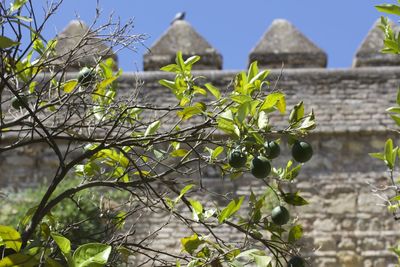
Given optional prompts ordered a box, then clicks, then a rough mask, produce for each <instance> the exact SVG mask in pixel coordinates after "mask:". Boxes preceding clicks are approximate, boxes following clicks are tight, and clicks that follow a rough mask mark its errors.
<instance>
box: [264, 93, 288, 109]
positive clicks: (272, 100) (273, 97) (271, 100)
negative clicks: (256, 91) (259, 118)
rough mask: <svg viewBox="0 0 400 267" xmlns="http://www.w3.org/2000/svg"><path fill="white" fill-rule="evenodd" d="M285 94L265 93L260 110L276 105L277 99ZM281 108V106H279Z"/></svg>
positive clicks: (279, 99) (280, 98) (280, 99)
mask: <svg viewBox="0 0 400 267" xmlns="http://www.w3.org/2000/svg"><path fill="white" fill-rule="evenodd" d="M284 98H285V95H284V94H282V93H272V94H269V95H267V97H266V98H265V100H264V102H263V103H262V104H261V107H260V111H263V110H268V109H270V108H272V107H274V106H276V105H277V103H278V101H282V99H284ZM281 108H282V107H281Z"/></svg>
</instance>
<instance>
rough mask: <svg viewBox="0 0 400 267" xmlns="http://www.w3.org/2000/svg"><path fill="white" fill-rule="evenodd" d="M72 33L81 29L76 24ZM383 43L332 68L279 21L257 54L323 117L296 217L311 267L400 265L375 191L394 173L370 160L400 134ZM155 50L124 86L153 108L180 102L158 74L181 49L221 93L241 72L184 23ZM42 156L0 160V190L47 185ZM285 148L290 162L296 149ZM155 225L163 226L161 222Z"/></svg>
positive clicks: (238, 185)
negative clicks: (392, 114) (390, 111)
mask: <svg viewBox="0 0 400 267" xmlns="http://www.w3.org/2000/svg"><path fill="white" fill-rule="evenodd" d="M69 27H83V26H82V24H80V23H73V24H71V25H70V26H69ZM66 31H71V29H67V30H66ZM78 32H79V31H78ZM382 38H383V37H382V34H381V33H380V32H379V30H378V29H377V27H376V25H374V26H373V28H372V29H371V31H370V32H369V33H368V35H367V37H366V39H365V40H364V42H363V43H362V44H361V46H360V49H359V51H358V52H357V53H356V56H355V59H354V64H353V67H352V68H349V69H326V68H325V67H326V63H327V56H326V54H325V52H323V51H322V50H321V49H319V48H318V47H317V46H316V45H315V44H313V43H312V42H311V41H310V40H308V39H307V38H306V37H305V36H304V35H303V34H302V33H300V32H299V31H298V30H297V29H295V28H294V27H293V26H292V25H291V24H290V23H289V22H287V21H285V20H276V21H274V22H273V23H272V25H271V27H270V28H269V29H268V30H267V32H266V33H265V34H264V35H263V37H262V38H261V40H260V41H259V43H258V44H257V45H256V46H255V48H254V49H253V50H252V51H251V53H250V56H249V60H250V61H253V60H257V61H258V62H259V65H260V66H261V67H262V68H272V69H273V70H272V74H271V79H272V80H274V79H276V78H277V77H278V76H279V75H280V73H281V69H280V68H281V66H282V62H283V63H284V66H285V67H284V69H283V74H282V77H281V78H280V80H279V84H278V86H279V88H280V89H282V90H283V91H284V92H285V93H286V94H287V96H288V105H289V106H290V107H291V106H292V105H294V104H295V103H297V102H298V101H299V100H303V101H304V102H305V105H306V108H307V109H311V108H312V109H314V111H315V114H316V118H317V122H318V127H317V129H316V130H315V131H314V133H313V134H312V135H310V136H308V137H307V138H308V140H309V141H310V142H311V143H312V145H313V148H314V151H315V155H314V157H313V159H312V160H311V161H310V163H308V164H307V165H306V166H305V167H304V169H303V172H302V173H301V176H300V177H299V178H298V180H297V183H296V187H297V188H298V190H300V191H301V192H303V195H304V196H305V197H308V199H309V200H310V202H311V205H309V206H306V207H304V208H298V209H296V210H295V211H294V212H295V213H298V214H299V215H301V219H302V220H303V223H304V226H305V239H304V245H305V249H304V250H303V251H302V254H303V255H304V256H306V257H309V259H310V262H311V266H316V267H333V266H345V267H358V266H370V267H386V266H394V264H395V263H396V259H395V258H394V257H393V256H392V254H391V253H390V252H389V251H388V248H389V247H390V246H393V245H395V244H396V242H397V241H399V240H400V232H399V231H398V230H399V228H400V224H399V222H396V221H395V220H394V219H393V217H392V216H391V214H389V213H388V212H387V211H386V208H385V207H384V206H380V205H379V204H382V200H381V199H379V198H378V197H377V196H375V195H374V193H373V192H372V190H373V189H374V187H375V186H380V185H383V184H385V183H386V182H387V180H386V178H385V177H386V170H385V167H384V166H383V164H382V163H381V162H379V161H378V160H374V159H372V158H370V157H369V156H368V153H370V152H377V151H381V150H383V144H384V142H385V140H386V139H387V138H388V137H390V136H391V137H396V136H395V135H394V134H393V132H392V131H390V129H389V128H390V127H395V126H394V125H393V124H392V122H391V119H390V118H389V116H388V115H387V114H386V113H385V109H386V108H387V107H389V106H390V105H391V104H392V102H394V99H395V98H396V93H397V88H398V86H399V84H400V66H399V63H400V58H399V57H394V56H392V55H382V54H381V53H379V49H380V48H381V44H382ZM150 50H151V51H150V52H148V53H146V54H145V55H144V70H145V71H144V72H140V73H127V74H124V75H123V76H122V78H121V79H120V86H121V92H122V93H123V94H124V93H125V94H129V89H130V88H134V87H135V86H134V85H135V84H136V83H137V80H138V79H139V80H141V81H143V88H142V89H141V90H142V92H144V93H145V95H146V96H145V98H146V101H152V103H162V104H163V105H166V104H168V103H169V101H171V102H170V103H172V101H173V100H172V96H171V95H169V91H168V90H165V89H163V88H161V87H160V85H159V84H158V82H157V81H158V80H159V79H160V78H163V77H166V76H168V75H167V74H165V73H163V72H160V71H157V70H158V69H159V67H161V66H163V65H165V64H168V63H171V62H172V61H173V60H174V57H175V53H176V51H178V50H181V51H182V52H183V54H184V56H189V55H193V54H196V55H200V56H202V61H201V62H200V64H199V70H198V73H201V75H203V76H206V77H207V78H208V79H209V80H210V82H212V83H213V84H214V85H216V86H219V87H220V88H226V87H227V85H228V84H229V83H230V81H231V80H232V78H233V76H234V74H235V73H234V72H233V71H227V70H221V69H222V56H221V55H220V54H219V53H218V51H216V49H214V48H213V47H212V46H211V45H210V44H209V43H208V42H207V41H205V40H204V39H203V38H202V37H201V36H200V35H199V34H198V33H197V32H196V31H195V30H194V29H193V28H192V27H191V25H190V24H189V23H187V22H186V21H176V22H175V23H173V24H172V25H171V27H170V28H169V29H168V30H167V32H166V33H165V34H164V35H163V36H162V37H161V38H160V39H159V40H158V41H157V42H156V43H155V44H154V45H153V47H152V48H151V49H150ZM42 150H43V149H42V148H40V147H33V148H32V149H31V150H30V151H28V150H26V151H20V152H18V153H19V154H18V155H17V154H16V155H12V156H7V157H5V158H0V168H1V172H0V184H2V185H5V184H8V183H9V182H11V181H13V182H14V183H15V181H18V182H22V181H28V182H32V183H35V182H37V181H38V179H42V177H45V176H46V168H38V166H47V168H49V169H51V168H52V164H53V162H54V160H53V159H52V158H51V157H50V156H46V155H47V154H46V153H47V152H46V151H42ZM282 150H283V153H286V155H287V156H288V157H289V148H287V147H282ZM38 151H41V152H40V153H38ZM38 155H40V158H39V157H38ZM10 165H11V166H10ZM15 170H17V171H15ZM205 182H206V183H207V184H208V186H215V187H220V188H221V191H224V190H234V191H235V192H236V194H238V195H246V194H248V193H249V190H250V188H253V190H254V189H255V188H258V189H259V190H262V185H261V184H259V182H258V181H257V180H255V179H253V178H251V177H248V178H246V177H245V178H244V179H239V180H237V181H235V182H234V183H233V182H231V181H229V180H222V179H221V177H218V175H216V174H215V173H213V172H212V171H210V172H209V173H208V177H205ZM154 220H155V221H158V222H159V221H160V220H162V216H161V215H160V217H157V218H154ZM149 227H151V224H150V226H149ZM176 228H179V225H173V224H170V225H168V227H165V229H164V230H163V231H162V232H161V233H160V235H159V238H160V240H159V246H161V247H163V249H165V250H168V249H170V250H174V249H176V248H177V246H178V245H179V243H178V242H179V238H181V237H182V236H184V235H183V234H182V233H179V230H177V229H176ZM227 234H230V233H227ZM162 237H165V238H164V239H163V238H162Z"/></svg>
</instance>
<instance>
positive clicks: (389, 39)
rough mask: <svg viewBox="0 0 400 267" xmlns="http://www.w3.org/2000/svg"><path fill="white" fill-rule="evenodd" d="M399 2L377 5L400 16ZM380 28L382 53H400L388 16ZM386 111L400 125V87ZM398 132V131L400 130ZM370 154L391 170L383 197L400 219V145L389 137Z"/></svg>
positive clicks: (398, 35) (395, 249)
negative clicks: (399, 174) (399, 161)
mask: <svg viewBox="0 0 400 267" xmlns="http://www.w3.org/2000/svg"><path fill="white" fill-rule="evenodd" d="M397 2H398V4H382V5H377V6H376V9H377V10H378V11H380V12H384V13H387V14H391V15H396V16H400V6H399V4H400V1H397ZM380 28H381V30H382V31H383V32H384V34H385V37H384V40H383V45H384V48H383V49H382V53H389V54H396V55H398V54H399V53H400V32H398V31H394V30H393V29H392V26H391V24H390V23H389V20H388V19H387V18H386V17H381V25H380ZM386 111H387V112H389V113H390V117H391V118H392V120H393V121H394V122H395V124H396V125H397V126H400V116H399V115H398V114H400V88H399V89H398V91H397V97H396V105H395V106H393V107H389V108H388V109H387V110H386ZM396 132H398V130H397V131H396ZM370 156H371V157H373V158H376V159H379V160H382V161H383V163H384V164H385V165H386V166H387V168H388V170H389V173H390V177H389V179H390V183H391V186H390V187H388V190H390V191H391V192H390V194H391V196H382V198H383V199H385V200H386V203H387V208H388V210H389V212H391V213H392V214H393V217H394V219H395V220H398V219H400V217H399V215H398V212H399V210H400V187H399V180H398V179H395V172H396V170H397V169H398V166H397V165H396V160H397V158H398V157H399V156H400V150H399V147H398V146H395V145H394V144H393V140H392V139H388V140H386V143H385V147H384V150H383V152H379V153H370ZM391 251H392V252H394V254H395V255H396V256H397V258H398V261H399V263H400V253H399V249H398V247H393V248H391Z"/></svg>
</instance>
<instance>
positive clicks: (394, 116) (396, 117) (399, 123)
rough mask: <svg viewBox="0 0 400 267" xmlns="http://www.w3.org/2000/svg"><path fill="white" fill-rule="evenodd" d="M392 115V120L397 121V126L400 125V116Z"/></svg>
mask: <svg viewBox="0 0 400 267" xmlns="http://www.w3.org/2000/svg"><path fill="white" fill-rule="evenodd" d="M390 117H391V118H392V120H394V122H395V123H396V125H397V126H400V117H399V116H396V115H390Z"/></svg>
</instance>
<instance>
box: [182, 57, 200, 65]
mask: <svg viewBox="0 0 400 267" xmlns="http://www.w3.org/2000/svg"><path fill="white" fill-rule="evenodd" d="M199 60H200V57H199V56H191V57H190V58H188V59H186V60H185V62H184V64H185V65H186V66H192V65H193V64H194V63H196V62H197V61H199Z"/></svg>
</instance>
